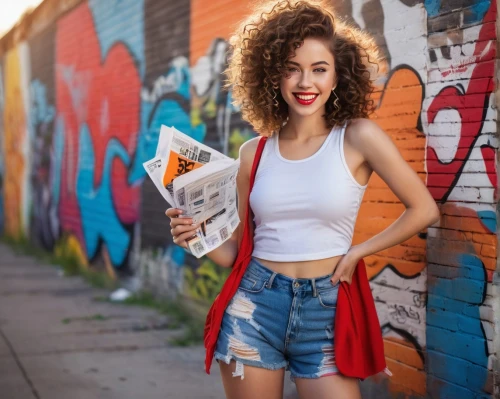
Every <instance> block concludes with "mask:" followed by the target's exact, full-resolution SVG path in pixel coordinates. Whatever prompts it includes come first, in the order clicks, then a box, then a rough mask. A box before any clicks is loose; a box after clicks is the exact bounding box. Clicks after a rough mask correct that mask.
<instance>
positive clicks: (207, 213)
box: [143, 126, 240, 258]
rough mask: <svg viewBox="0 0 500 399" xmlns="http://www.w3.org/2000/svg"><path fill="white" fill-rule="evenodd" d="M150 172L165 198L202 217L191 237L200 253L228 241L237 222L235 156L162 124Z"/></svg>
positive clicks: (186, 214) (195, 219) (193, 248)
mask: <svg viewBox="0 0 500 399" xmlns="http://www.w3.org/2000/svg"><path fill="white" fill-rule="evenodd" d="M143 165H144V168H145V169H146V171H147V173H148V175H149V177H150V178H151V180H152V181H153V183H154V184H155V186H156V188H157V189H158V191H159V192H160V193H161V195H162V196H163V198H165V200H166V201H167V202H168V203H169V204H170V205H171V206H172V207H174V208H179V209H182V210H183V211H184V212H183V217H191V218H193V223H194V224H197V223H201V226H200V227H199V228H198V229H197V230H196V234H195V235H194V236H193V237H192V238H190V239H188V240H187V242H188V247H189V250H190V251H191V253H192V254H193V255H195V256H196V257H197V258H199V257H201V256H203V255H205V254H206V253H207V252H210V251H212V250H214V249H215V248H217V247H218V246H220V245H221V244H222V243H223V242H224V241H226V240H227V239H228V238H229V237H231V234H232V233H233V232H234V230H235V229H236V227H237V226H238V224H239V222H240V219H239V216H238V209H237V200H236V175H237V173H238V168H239V160H234V159H232V158H229V157H227V156H225V155H224V154H221V153H220V152H218V151H216V150H214V149H212V148H210V147H208V146H206V145H204V144H202V143H199V142H198V141H196V140H194V139H193V138H191V137H189V136H187V135H185V134H183V133H181V132H179V131H178V130H177V129H175V128H173V127H167V126H162V127H161V130H160V137H159V140H158V146H157V148H156V155H155V157H154V158H153V159H150V160H149V161H147V162H144V164H143Z"/></svg>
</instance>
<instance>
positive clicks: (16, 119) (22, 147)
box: [3, 43, 30, 238]
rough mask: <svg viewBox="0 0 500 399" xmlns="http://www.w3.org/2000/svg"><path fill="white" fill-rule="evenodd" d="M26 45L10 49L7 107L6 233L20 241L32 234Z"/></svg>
mask: <svg viewBox="0 0 500 399" xmlns="http://www.w3.org/2000/svg"><path fill="white" fill-rule="evenodd" d="M27 50H28V48H27V46H26V44H25V43H23V44H21V45H19V46H18V48H16V49H13V50H10V51H9V52H8V53H7V55H6V56H5V62H4V74H5V76H8V79H5V80H4V108H3V123H4V128H3V132H4V137H3V158H4V168H5V170H4V181H3V197H4V198H3V200H4V207H5V209H7V211H6V212H5V232H6V233H7V234H8V235H10V236H12V237H16V238H21V237H24V236H25V235H26V233H27V231H28V217H27V216H28V206H29V199H30V195H29V194H30V193H29V185H28V184H27V179H26V173H27V172H28V170H29V159H28V157H27V152H28V151H27V145H28V143H29V140H28V123H29V121H28V120H27V115H26V114H27V112H26V111H27V104H26V102H27V101H28V89H27V83H28V79H29V77H28V73H29V70H28V54H27Z"/></svg>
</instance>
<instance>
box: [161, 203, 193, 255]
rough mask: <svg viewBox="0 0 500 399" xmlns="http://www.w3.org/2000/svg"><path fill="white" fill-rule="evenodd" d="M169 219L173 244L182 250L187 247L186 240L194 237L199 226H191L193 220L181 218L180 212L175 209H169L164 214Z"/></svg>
mask: <svg viewBox="0 0 500 399" xmlns="http://www.w3.org/2000/svg"><path fill="white" fill-rule="evenodd" d="M165 215H167V216H168V217H169V218H170V227H171V228H172V230H170V233H171V234H172V237H173V238H174V244H177V245H179V246H181V247H183V248H186V249H187V247H188V245H187V242H186V240H187V239H188V238H190V237H192V236H194V235H195V232H196V229H197V228H198V227H200V224H195V225H193V219H191V218H189V217H182V210H180V209H177V208H169V209H167V211H166V212H165Z"/></svg>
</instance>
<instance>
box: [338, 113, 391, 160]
mask: <svg viewBox="0 0 500 399" xmlns="http://www.w3.org/2000/svg"><path fill="white" fill-rule="evenodd" d="M386 137H387V134H386V133H385V132H384V131H383V130H382V129H381V128H380V126H379V125H378V124H377V123H376V122H374V121H372V120H370V119H366V118H357V119H352V120H350V121H349V123H348V124H347V127H346V132H345V141H346V142H347V144H348V145H349V146H351V147H353V148H355V149H356V150H358V151H359V152H361V153H365V152H366V151H370V149H372V150H373V148H378V147H379V145H378V142H379V140H381V139H382V140H383V139H385V138H386Z"/></svg>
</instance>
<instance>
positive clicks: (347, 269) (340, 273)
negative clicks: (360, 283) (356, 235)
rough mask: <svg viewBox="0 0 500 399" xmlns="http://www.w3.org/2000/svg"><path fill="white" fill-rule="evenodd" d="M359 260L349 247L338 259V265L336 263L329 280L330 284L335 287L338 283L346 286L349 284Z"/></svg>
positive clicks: (353, 250) (352, 248)
mask: <svg viewBox="0 0 500 399" xmlns="http://www.w3.org/2000/svg"><path fill="white" fill-rule="evenodd" d="M360 259H361V257H360V256H359V255H357V254H356V251H355V249H354V247H351V248H350V249H349V251H347V253H346V254H345V255H344V256H343V257H342V258H341V259H340V261H339V263H337V267H336V268H335V273H334V274H333V276H332V278H331V279H330V281H331V282H332V284H333V285H336V284H337V283H338V282H339V281H345V282H346V283H347V284H351V281H352V275H353V274H354V270H355V269H356V266H357V265H358V262H359V260H360Z"/></svg>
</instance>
